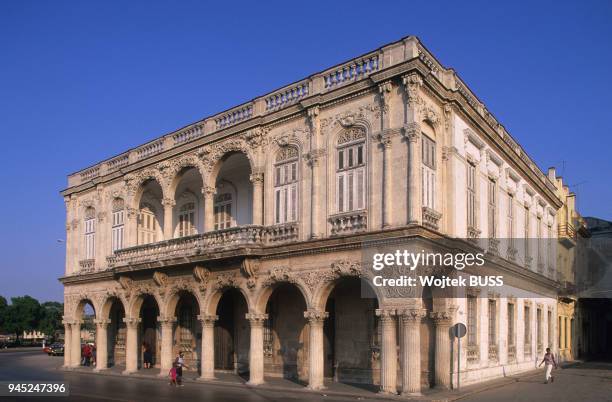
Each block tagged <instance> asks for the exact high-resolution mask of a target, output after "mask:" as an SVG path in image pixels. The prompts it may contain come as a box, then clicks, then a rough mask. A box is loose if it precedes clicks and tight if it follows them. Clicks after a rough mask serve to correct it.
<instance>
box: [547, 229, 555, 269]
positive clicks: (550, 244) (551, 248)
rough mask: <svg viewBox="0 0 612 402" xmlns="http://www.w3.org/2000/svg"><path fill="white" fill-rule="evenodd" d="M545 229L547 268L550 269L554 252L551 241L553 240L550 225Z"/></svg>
mask: <svg viewBox="0 0 612 402" xmlns="http://www.w3.org/2000/svg"><path fill="white" fill-rule="evenodd" d="M547 229H548V230H547V233H546V237H547V239H546V249H547V250H548V255H547V257H546V258H547V260H548V268H550V269H552V267H553V263H554V260H553V258H554V257H553V256H554V253H553V241H552V240H553V234H552V225H548V228H547Z"/></svg>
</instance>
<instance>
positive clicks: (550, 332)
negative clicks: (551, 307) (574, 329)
mask: <svg viewBox="0 0 612 402" xmlns="http://www.w3.org/2000/svg"><path fill="white" fill-rule="evenodd" d="M546 323H547V324H548V328H547V329H548V347H549V348H552V344H553V326H552V311H548V320H547V321H546Z"/></svg>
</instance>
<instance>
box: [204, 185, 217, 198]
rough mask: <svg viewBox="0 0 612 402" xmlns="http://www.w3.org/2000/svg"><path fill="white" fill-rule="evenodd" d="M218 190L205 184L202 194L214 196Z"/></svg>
mask: <svg viewBox="0 0 612 402" xmlns="http://www.w3.org/2000/svg"><path fill="white" fill-rule="evenodd" d="M216 192H217V189H216V188H215V187H213V186H204V187H202V195H203V196H204V197H212V196H214V195H215V193H216Z"/></svg>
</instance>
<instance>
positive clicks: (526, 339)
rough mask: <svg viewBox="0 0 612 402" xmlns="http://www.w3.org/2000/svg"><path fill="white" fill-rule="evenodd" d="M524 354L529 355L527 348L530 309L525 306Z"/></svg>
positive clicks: (529, 336) (529, 332)
mask: <svg viewBox="0 0 612 402" xmlns="http://www.w3.org/2000/svg"><path fill="white" fill-rule="evenodd" d="M525 345H526V346H525V352H526V353H529V352H531V350H529V351H528V350H527V347H528V346H530V345H531V308H530V307H529V306H525Z"/></svg>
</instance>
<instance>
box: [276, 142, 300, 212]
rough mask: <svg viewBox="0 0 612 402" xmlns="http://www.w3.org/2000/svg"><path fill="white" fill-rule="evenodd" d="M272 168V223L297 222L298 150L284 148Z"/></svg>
mask: <svg viewBox="0 0 612 402" xmlns="http://www.w3.org/2000/svg"><path fill="white" fill-rule="evenodd" d="M276 163H277V164H276V166H275V167H274V222H275V223H287V222H295V221H296V220H297V204H298V171H297V170H298V150H297V148H295V147H291V146H290V147H284V148H283V149H281V151H280V152H279V154H278V155H277V157H276Z"/></svg>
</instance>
